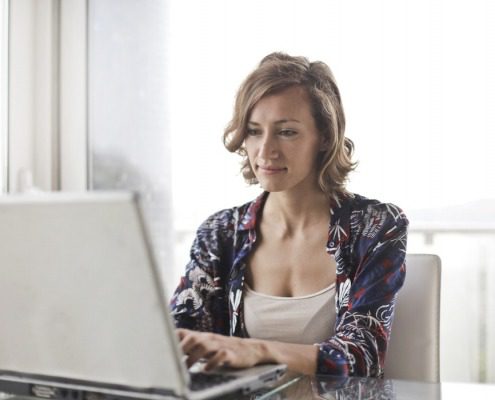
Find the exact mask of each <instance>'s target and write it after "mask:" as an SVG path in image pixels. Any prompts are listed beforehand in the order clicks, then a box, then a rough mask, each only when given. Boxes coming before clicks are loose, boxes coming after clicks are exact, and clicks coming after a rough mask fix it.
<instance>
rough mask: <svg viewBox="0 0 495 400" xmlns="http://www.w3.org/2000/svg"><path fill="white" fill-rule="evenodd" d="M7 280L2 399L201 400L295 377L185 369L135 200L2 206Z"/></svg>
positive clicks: (120, 197) (2, 200) (33, 198)
mask: <svg viewBox="0 0 495 400" xmlns="http://www.w3.org/2000/svg"><path fill="white" fill-rule="evenodd" d="M0 271H1V278H0V316H1V328H0V391H3V392H7V393H13V394H17V395H24V396H36V397H39V398H53V399H63V400H105V399H116V398H129V399H150V400H162V399H167V398H186V399H198V400H199V399H208V398H212V397H216V396H220V395H224V394H227V393H233V392H238V391H240V392H242V393H248V392H252V391H255V390H257V389H259V388H261V387H263V386H265V385H266V384H267V383H268V382H273V381H275V380H277V379H279V378H280V377H281V376H282V375H283V374H284V372H285V370H286V366H285V365H261V366H257V367H254V368H250V369H245V370H229V371H217V372H216V373H215V374H200V373H191V371H189V370H188V369H187V368H186V366H185V362H184V357H185V356H184V354H183V353H182V351H181V349H180V346H179V343H178V339H177V336H176V334H175V330H174V325H173V322H172V320H171V316H170V314H169V309H168V301H167V299H168V297H167V295H166V294H165V292H164V285H163V281H162V279H164V278H165V279H166V276H162V275H161V273H160V270H159V268H158V267H157V264H156V262H155V260H154V258H153V253H152V251H151V246H150V241H149V237H148V235H147V232H146V229H145V225H144V221H143V216H142V214H141V212H140V208H139V206H138V198H137V195H135V194H132V193H106V192H86V193H80V194H71V193H46V194H35V195H9V196H1V197H0ZM205 375H207V376H205ZM212 375H214V376H212ZM197 378H200V381H201V383H200V384H199V386H196V385H197V384H195V383H193V382H196V379H197ZM211 381H215V382H217V383H218V384H216V385H215V386H211V385H210V383H211Z"/></svg>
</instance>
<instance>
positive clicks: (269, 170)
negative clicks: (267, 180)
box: [258, 165, 287, 175]
mask: <svg viewBox="0 0 495 400" xmlns="http://www.w3.org/2000/svg"><path fill="white" fill-rule="evenodd" d="M258 170H260V171H261V172H262V173H263V174H265V175H276V174H280V173H282V172H285V171H287V168H284V167H262V166H261V165H258Z"/></svg>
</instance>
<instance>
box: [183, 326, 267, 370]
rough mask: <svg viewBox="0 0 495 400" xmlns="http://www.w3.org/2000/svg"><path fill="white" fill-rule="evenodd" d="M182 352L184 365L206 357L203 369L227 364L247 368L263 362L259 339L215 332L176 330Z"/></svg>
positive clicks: (262, 350)
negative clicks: (184, 355) (185, 358)
mask: <svg viewBox="0 0 495 400" xmlns="http://www.w3.org/2000/svg"><path fill="white" fill-rule="evenodd" d="M177 334H178V335H179V340H180V345H181V347H182V351H183V352H184V353H185V354H187V356H188V358H187V366H188V367H190V366H191V365H193V364H194V363H195V362H196V361H198V360H200V359H205V360H206V365H205V367H204V369H205V370H206V371H209V370H212V369H215V368H218V367H223V366H229V367H232V368H248V367H252V366H254V365H256V364H259V363H261V362H264V361H266V360H264V356H265V354H264V346H263V342H262V341H260V340H256V339H247V338H238V337H233V336H223V335H219V334H216V333H207V332H196V331H191V330H188V329H177Z"/></svg>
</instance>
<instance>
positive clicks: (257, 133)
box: [247, 129, 259, 136]
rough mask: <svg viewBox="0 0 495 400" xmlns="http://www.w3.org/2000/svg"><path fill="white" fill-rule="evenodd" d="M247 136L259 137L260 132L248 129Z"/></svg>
mask: <svg viewBox="0 0 495 400" xmlns="http://www.w3.org/2000/svg"><path fill="white" fill-rule="evenodd" d="M247 134H248V136H257V135H259V130H258V129H248V130H247Z"/></svg>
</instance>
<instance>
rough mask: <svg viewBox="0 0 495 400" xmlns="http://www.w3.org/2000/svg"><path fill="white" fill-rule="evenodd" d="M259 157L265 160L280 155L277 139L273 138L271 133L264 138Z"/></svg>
mask: <svg viewBox="0 0 495 400" xmlns="http://www.w3.org/2000/svg"><path fill="white" fill-rule="evenodd" d="M258 157H260V158H262V159H263V160H271V159H274V158H277V157H278V149H277V144H276V141H275V140H274V139H273V138H271V137H270V135H265V136H264V137H263V138H262V140H261V143H260V148H259V151H258Z"/></svg>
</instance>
